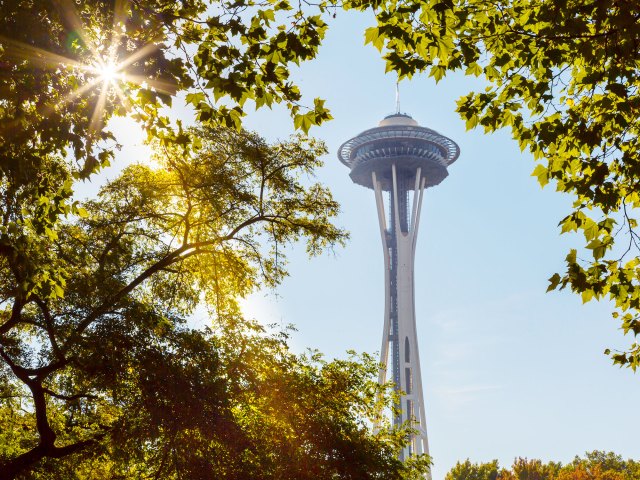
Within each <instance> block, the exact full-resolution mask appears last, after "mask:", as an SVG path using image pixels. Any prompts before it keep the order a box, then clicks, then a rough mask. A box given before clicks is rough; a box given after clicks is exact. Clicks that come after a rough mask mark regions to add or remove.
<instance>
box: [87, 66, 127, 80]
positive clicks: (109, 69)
mask: <svg viewBox="0 0 640 480" xmlns="http://www.w3.org/2000/svg"><path fill="white" fill-rule="evenodd" d="M121 69H122V65H118V64H117V63H115V62H111V61H109V62H102V61H99V62H97V63H96V65H94V67H93V69H92V70H93V72H94V73H95V75H96V77H97V79H98V80H99V81H100V82H101V83H103V84H106V85H108V84H113V83H116V82H118V81H123V80H124V73H123V72H122V70H121Z"/></svg>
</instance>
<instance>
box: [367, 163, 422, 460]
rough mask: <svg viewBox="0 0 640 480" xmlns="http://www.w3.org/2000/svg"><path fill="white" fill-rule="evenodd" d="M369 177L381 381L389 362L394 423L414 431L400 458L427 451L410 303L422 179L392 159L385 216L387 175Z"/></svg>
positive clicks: (418, 169)
mask: <svg viewBox="0 0 640 480" xmlns="http://www.w3.org/2000/svg"><path fill="white" fill-rule="evenodd" d="M385 174H386V175H385ZM371 176H372V183H373V187H374V191H375V195H376V205H377V208H378V220H379V223H380V233H381V238H382V247H383V251H384V263H385V315H384V327H383V334H382V348H381V351H380V357H381V358H380V363H381V365H382V368H381V369H380V374H379V375H380V377H379V381H380V383H384V382H385V381H386V377H387V371H388V367H389V363H391V373H392V377H393V382H394V384H395V389H396V391H397V392H398V393H399V399H400V400H399V403H400V404H399V405H396V410H397V413H396V414H395V416H394V418H393V422H394V424H396V425H401V424H403V423H404V422H407V421H409V422H410V423H411V426H412V428H413V429H414V430H415V431H416V433H415V434H413V435H412V436H411V439H410V442H409V445H408V446H407V447H406V448H404V449H403V451H402V452H401V455H400V457H401V459H402V460H404V459H406V458H408V457H409V456H411V455H419V454H422V453H426V454H428V453H429V445H428V440H427V429H426V415H425V406H424V398H423V390H422V376H421V372H420V357H419V353H418V341H417V331H416V318H415V302H414V258H415V251H416V241H417V234H418V225H419V219H420V209H421V206H422V195H423V192H424V188H425V180H426V179H425V177H423V175H422V171H421V168H420V167H418V168H416V169H415V171H414V172H413V173H411V172H408V171H407V170H403V171H402V172H400V173H399V172H398V171H397V169H396V164H395V163H394V164H392V165H391V175H390V176H391V182H390V183H391V189H390V190H389V202H388V205H389V212H388V215H387V214H386V212H385V201H384V197H383V195H384V194H383V188H382V182H381V181H380V180H379V178H378V177H379V176H380V177H381V176H388V172H381V171H380V172H378V174H377V173H376V171H373V172H372V174H371ZM411 192H413V195H411ZM411 197H412V198H411ZM387 218H388V219H389V224H388V225H387ZM389 354H391V355H389ZM389 357H391V358H389Z"/></svg>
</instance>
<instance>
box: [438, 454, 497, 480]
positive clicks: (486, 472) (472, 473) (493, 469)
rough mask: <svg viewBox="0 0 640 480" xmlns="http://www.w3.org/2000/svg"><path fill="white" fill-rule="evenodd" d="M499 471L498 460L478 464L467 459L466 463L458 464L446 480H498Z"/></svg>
mask: <svg viewBox="0 0 640 480" xmlns="http://www.w3.org/2000/svg"><path fill="white" fill-rule="evenodd" d="M499 471H500V468H499V467H498V461H497V460H494V461H492V462H488V463H481V464H477V463H471V461H470V460H469V459H468V458H467V459H466V460H465V461H464V462H458V463H456V465H455V466H454V467H453V468H452V469H451V470H450V471H449V473H447V476H446V477H445V480H497V479H498V475H499Z"/></svg>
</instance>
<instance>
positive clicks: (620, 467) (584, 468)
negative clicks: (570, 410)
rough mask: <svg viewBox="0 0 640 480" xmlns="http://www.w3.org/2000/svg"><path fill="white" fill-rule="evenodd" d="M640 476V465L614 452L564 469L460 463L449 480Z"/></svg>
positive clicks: (523, 462) (521, 462)
mask: <svg viewBox="0 0 640 480" xmlns="http://www.w3.org/2000/svg"><path fill="white" fill-rule="evenodd" d="M639 475H640V463H639V462H637V461H634V460H623V459H622V457H621V456H619V455H616V454H614V453H612V452H601V451H593V452H587V453H586V454H585V457H584V458H580V457H576V458H575V459H574V460H573V462H571V463H569V464H567V465H564V466H563V465H562V464H560V463H556V462H549V463H543V462H541V461H540V460H528V459H526V458H517V459H516V460H515V461H514V462H513V465H512V466H511V468H510V469H501V468H499V466H498V461H497V460H494V461H492V462H489V463H471V462H470V461H469V460H468V459H467V460H466V461H465V462H463V463H460V462H458V463H457V464H456V466H455V467H454V468H453V469H452V470H451V471H450V472H449V473H448V474H447V476H446V480H635V479H637V478H640V476H639Z"/></svg>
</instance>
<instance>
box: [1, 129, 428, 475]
mask: <svg viewBox="0 0 640 480" xmlns="http://www.w3.org/2000/svg"><path fill="white" fill-rule="evenodd" d="M184 134H185V135H189V137H190V142H189V143H190V144H191V145H198V147H197V148H195V147H194V148H195V149H193V148H192V149H190V150H184V149H183V148H182V147H181V146H176V145H171V144H170V145H166V144H162V143H160V142H158V143H157V145H156V149H157V155H156V158H155V160H156V162H157V165H155V167H152V166H145V165H141V164H138V165H132V166H130V167H128V168H126V169H125V170H124V171H123V172H122V174H121V175H120V176H119V177H118V178H117V179H115V180H113V181H111V182H110V183H108V184H107V185H105V186H104V187H103V188H102V189H101V191H100V194H99V196H98V197H97V198H96V199H95V200H91V201H88V202H86V203H84V204H83V205H82V207H79V208H82V212H83V213H82V217H83V218H76V219H69V220H68V221H64V222H60V223H59V225H58V228H57V235H56V236H55V237H54V238H51V239H49V240H48V241H44V240H43V239H39V241H38V242H35V241H32V242H31V243H29V244H28V245H27V246H23V247H22V248H21V249H20V250H18V249H17V248H16V249H15V251H14V252H13V255H14V258H17V259H18V261H17V262H15V263H14V262H9V261H6V258H5V261H3V264H2V269H1V270H0V275H1V277H0V278H1V279H2V280H1V284H2V285H3V291H2V295H3V296H2V305H3V307H4V309H3V311H2V324H1V325H0V328H1V331H2V345H1V349H0V355H2V358H3V360H4V363H3V366H2V376H1V379H2V386H3V397H2V399H1V400H0V408H1V411H2V413H3V415H2V419H1V420H0V421H1V422H2V426H3V428H2V436H1V437H0V439H1V440H2V441H1V443H0V462H2V467H0V471H2V472H3V478H14V477H15V476H16V475H19V474H20V475H22V477H21V478H52V477H55V478H149V477H153V476H155V477H156V478H185V477H186V478H212V476H216V477H220V478H230V479H233V478H238V479H240V478H265V479H268V478H274V479H276V478H278V479H281V478H335V476H336V475H337V476H338V478H390V477H393V478H418V475H419V474H420V472H424V471H425V469H426V468H428V463H427V462H428V458H427V457H422V458H418V459H416V460H415V461H414V462H413V463H409V464H406V463H402V462H400V461H398V460H397V458H396V453H397V451H398V449H399V448H400V447H401V445H402V444H403V442H404V441H405V438H406V429H400V430H395V431H392V430H386V429H385V430H383V431H380V432H378V433H373V432H372V431H371V429H370V425H371V421H372V419H373V418H375V416H376V412H377V408H378V407H379V408H382V406H383V405H381V404H380V403H379V401H378V400H377V399H378V398H380V397H381V395H382V393H383V392H381V391H380V388H379V387H378V386H377V383H376V382H375V375H376V373H377V364H376V363H375V362H373V361H372V359H371V358H369V357H365V358H364V359H363V360H362V363H361V362H359V361H357V360H356V359H352V360H346V361H334V362H325V361H323V360H322V359H321V357H319V356H318V355H312V356H310V357H304V356H302V357H301V356H296V355H294V354H292V353H291V352H289V350H288V349H287V346H286V338H284V337H282V336H277V335H276V336H267V335H265V334H264V332H262V331H260V328H259V327H257V326H256V325H255V324H252V323H251V322H247V321H244V320H243V319H242V318H240V317H239V310H238V305H237V299H238V298H239V297H242V296H244V295H246V294H248V293H250V292H252V291H254V289H255V288H256V287H257V286H258V285H275V284H277V283H278V282H279V280H280V279H281V278H282V277H283V275H285V274H286V271H285V269H284V262H285V256H284V253H283V247H284V246H285V245H286V244H287V243H289V242H292V241H295V240H298V239H300V238H305V239H306V240H307V245H308V250H309V252H310V254H317V253H319V252H320V251H322V250H323V249H324V248H326V247H330V246H331V245H334V244H336V243H341V242H343V241H344V239H345V233H344V232H343V231H341V230H339V229H337V228H336V227H335V226H334V225H333V224H332V223H331V219H332V217H334V216H335V215H336V213H337V208H338V207H337V204H336V203H335V201H334V200H333V199H332V198H331V195H330V194H329V192H328V191H327V190H326V189H325V188H324V187H322V186H320V185H318V184H309V182H305V184H303V183H301V180H300V177H301V176H304V177H305V178H307V177H310V176H312V174H313V171H314V169H315V168H316V167H317V166H319V165H320V161H319V160H318V156H319V155H321V154H322V153H324V146H323V145H322V144H320V143H318V142H316V141H313V140H309V139H305V138H302V137H295V138H293V139H292V140H291V141H289V142H281V143H278V144H274V145H269V144H267V143H266V142H265V141H264V140H263V139H261V138H260V137H258V136H257V135H255V134H251V133H247V132H244V131H241V132H236V131H235V130H226V129H218V130H211V129H198V130H187V131H185V132H184ZM22 208H29V204H28V203H24V202H23V205H22ZM10 213H13V214H14V215H16V216H19V215H20V214H21V212H10ZM25 254H28V255H30V256H31V257H33V258H37V261H38V263H39V264H49V265H52V266H53V267H54V268H55V269H57V270H58V271H64V272H66V273H65V290H64V292H63V294H60V295H45V294H43V293H40V292H37V291H31V292H29V293H26V294H25V293H22V291H21V290H20V289H16V288H11V286H13V285H16V284H17V283H18V279H19V275H20V273H21V268H22V266H23V265H25V264H26V261H23V260H22V258H21V255H25ZM203 302H204V304H205V305H208V306H209V309H210V313H211V315H213V320H214V323H213V324H214V325H215V326H216V328H217V330H216V331H215V332H212V331H207V330H196V329H193V328H190V327H189V325H188V324H187V323H186V318H187V317H188V316H189V315H191V314H192V313H193V312H194V309H195V308H196V307H197V306H198V305H199V304H201V303H203ZM383 398H384V396H383ZM387 400H388V401H389V402H391V401H392V400H391V399H389V398H388V399H387ZM387 405H389V403H388V402H387ZM20 472H30V473H23V474H21V473H20Z"/></svg>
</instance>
